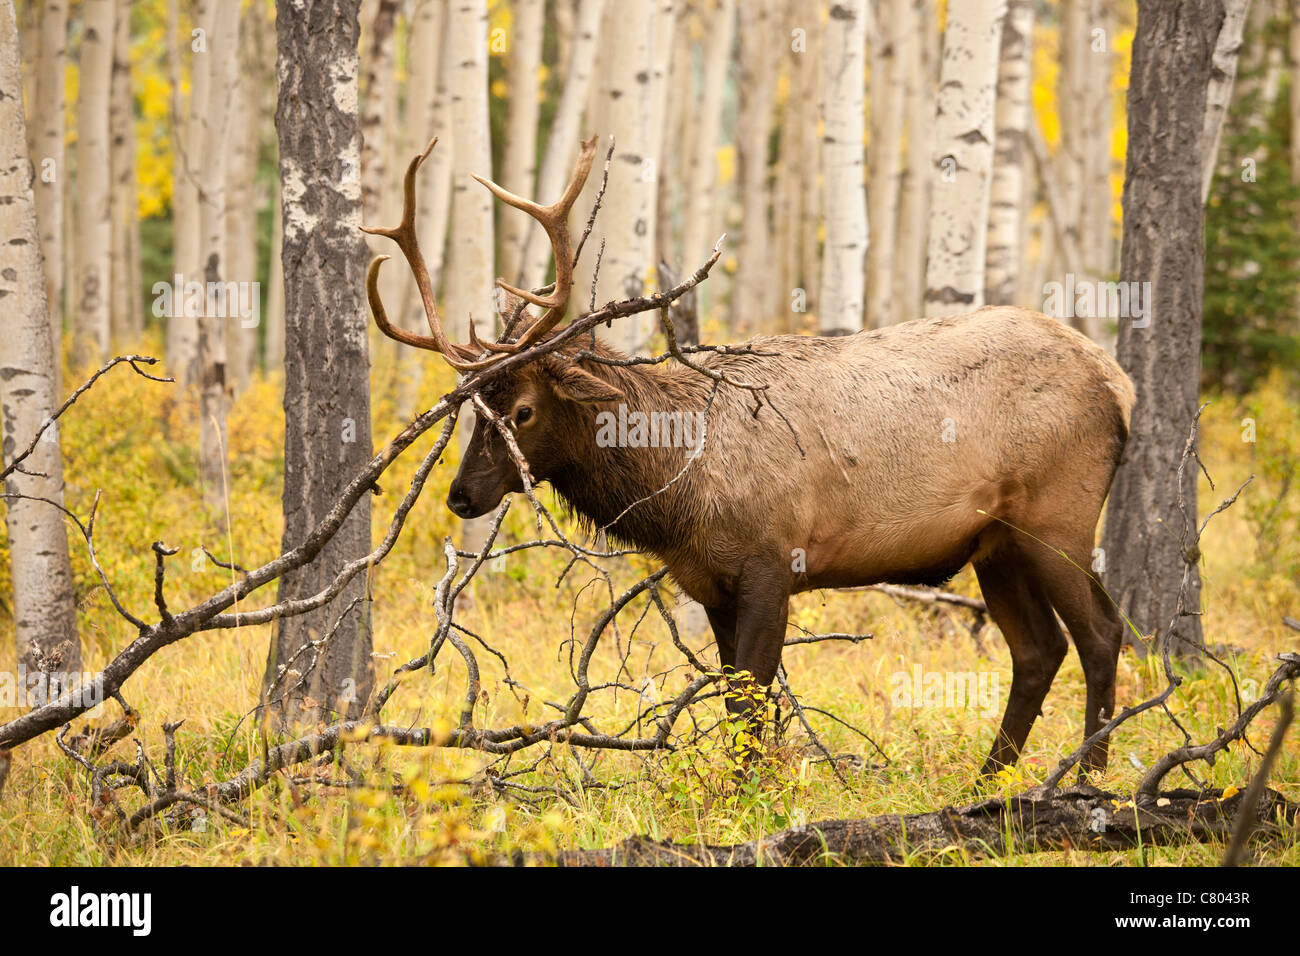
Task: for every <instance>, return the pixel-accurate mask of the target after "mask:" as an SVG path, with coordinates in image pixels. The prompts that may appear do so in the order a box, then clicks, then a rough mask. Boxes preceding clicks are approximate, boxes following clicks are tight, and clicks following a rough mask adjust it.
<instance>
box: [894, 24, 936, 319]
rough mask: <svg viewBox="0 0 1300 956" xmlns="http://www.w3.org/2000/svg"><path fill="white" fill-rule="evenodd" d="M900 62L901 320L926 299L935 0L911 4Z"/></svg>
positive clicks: (897, 287)
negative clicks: (903, 143) (903, 126)
mask: <svg viewBox="0 0 1300 956" xmlns="http://www.w3.org/2000/svg"><path fill="white" fill-rule="evenodd" d="M906 24H907V29H905V30H904V31H903V36H902V43H901V47H900V49H899V54H898V55H899V62H900V65H901V67H902V70H903V74H904V77H905V88H904V94H903V102H904V107H903V112H904V114H905V115H906V117H907V134H906V135H907V157H906V160H905V172H904V174H903V183H902V188H901V190H900V193H899V200H898V207H899V208H898V236H897V245H898V251H897V252H896V253H895V256H894V259H895V262H896V266H895V269H894V297H895V298H896V299H897V300H898V305H897V307H896V309H897V314H898V315H899V317H900V318H901V319H903V320H908V319H915V318H917V317H918V316H920V315H921V313H922V310H923V303H924V298H925V252H926V244H927V239H928V236H929V224H930V194H931V190H932V188H933V178H934V177H933V174H932V166H931V162H932V156H933V151H934V102H935V97H936V95H937V91H938V87H937V76H936V73H937V68H938V49H939V43H938V36H939V32H938V29H937V27H936V26H935V16H934V0H912V3H911V4H910V5H909V6H908V10H907V19H906Z"/></svg>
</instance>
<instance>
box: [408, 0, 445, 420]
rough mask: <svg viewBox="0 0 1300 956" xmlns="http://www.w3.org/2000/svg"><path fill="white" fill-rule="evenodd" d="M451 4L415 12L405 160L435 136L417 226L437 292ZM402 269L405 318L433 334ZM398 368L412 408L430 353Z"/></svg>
mask: <svg viewBox="0 0 1300 956" xmlns="http://www.w3.org/2000/svg"><path fill="white" fill-rule="evenodd" d="M446 11H447V4H446V3H445V2H444V0H423V2H420V3H417V4H416V6H415V9H414V11H413V12H412V19H411V30H410V38H409V44H408V48H407V58H406V61H407V63H408V64H410V76H409V78H408V80H407V85H406V116H405V121H404V124H403V132H404V134H405V135H404V138H403V140H402V148H401V155H400V157H399V158H400V162H399V163H398V164H397V165H399V166H401V168H402V169H403V171H404V170H405V164H406V163H408V162H410V160H411V157H412V156H415V155H416V154H417V153H419V152H420V151H421V150H423V149H424V147H425V145H426V144H427V143H428V142H429V140H430V139H431V138H432V137H433V136H437V137H438V146H437V147H436V148H435V149H434V151H433V153H432V154H431V155H430V157H429V159H427V160H426V161H425V163H424V165H423V166H421V167H420V171H421V177H420V184H419V189H418V191H417V192H416V213H415V228H416V232H417V233H418V234H419V237H420V249H421V251H423V253H424V258H425V265H426V266H427V267H428V269H429V279H430V281H431V282H432V283H433V288H434V289H435V290H437V288H438V284H439V281H440V279H441V277H442V265H443V257H444V252H443V250H444V249H446V246H447V214H448V211H449V210H450V208H451V159H452V152H453V148H454V147H453V142H452V137H451V131H450V129H449V128H448V122H447V109H448V102H447V100H448V93H447V84H446V82H445V79H444V77H445V75H446V62H447V58H446V55H445V51H444V49H443V47H444V45H445V44H446V43H447V42H448V40H447V38H446V36H445V33H446V31H445V30H444V25H445V23H446ZM394 271H395V272H400V275H401V283H400V284H401V287H402V290H403V292H402V295H401V296H400V297H399V298H398V300H397V301H398V302H399V303H401V312H400V313H399V321H400V322H401V323H402V325H403V326H404V327H405V328H406V329H408V330H410V331H412V332H419V333H421V334H425V335H427V334H428V325H427V322H426V319H425V316H424V306H423V305H422V304H421V301H420V296H419V292H418V290H417V289H416V287H415V280H414V279H413V277H412V276H411V274H410V270H394ZM395 353H396V354H395V361H396V368H397V369H398V370H399V371H398V392H397V403H398V408H399V410H402V411H404V412H405V411H411V410H413V409H414V408H415V406H416V405H417V404H418V403H419V399H420V388H421V385H422V383H423V380H424V363H425V362H426V361H428V356H427V355H425V354H424V353H421V352H419V351H417V350H415V349H408V348H398V349H396V350H395Z"/></svg>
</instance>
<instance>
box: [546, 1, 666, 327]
mask: <svg viewBox="0 0 1300 956" xmlns="http://www.w3.org/2000/svg"><path fill="white" fill-rule="evenodd" d="M655 10H656V3H655V0H627V2H623V3H617V4H612V5H610V6H608V7H607V8H606V11H605V22H604V24H603V26H602V32H603V33H604V39H603V42H602V43H601V46H600V54H599V59H598V60H597V69H596V88H595V91H596V95H595V103H594V113H593V116H594V121H593V123H592V126H593V127H594V128H595V129H596V130H597V131H598V132H599V133H600V134H601V142H602V144H605V143H607V142H608V137H609V136H611V135H612V136H613V137H614V139H615V151H614V160H613V162H612V163H611V164H610V171H609V186H608V188H607V189H606V191H605V198H604V201H603V203H602V205H601V210H600V215H599V216H598V217H597V219H596V224H595V228H594V229H593V230H592V233H591V238H590V240H589V243H590V248H591V250H592V251H593V252H594V251H596V250H597V249H599V248H600V243H601V241H602V240H603V241H604V243H605V252H604V256H603V257H602V259H601V263H600V271H599V274H598V275H597V276H596V305H597V307H599V306H601V305H603V304H604V303H606V302H611V301H615V300H618V299H624V298H627V297H628V296H631V295H640V294H641V293H642V292H643V291H644V290H645V288H646V282H647V280H648V279H649V278H650V277H651V276H652V275H653V270H654V265H655V263H654V251H655V211H656V190H655V166H654V164H655V158H654V157H652V156H651V155H650V150H651V149H652V148H653V146H654V139H655V137H654V135H653V134H652V131H651V127H652V114H653V103H652V96H651V83H650V78H651V76H652V74H653V71H654V59H655V55H654V46H655ZM603 152H604V149H603V148H602V149H601V150H600V152H598V154H597V161H598V162H599V161H600V160H601V158H602V154H603ZM597 168H599V167H597ZM600 178H601V177H600V175H598V174H596V173H595V172H593V174H592V176H591V177H590V178H589V179H588V180H587V186H586V189H585V190H584V191H583V195H582V197H581V198H579V200H578V203H577V205H576V208H575V210H574V217H575V219H577V220H578V221H580V222H581V223H583V224H584V225H585V222H586V217H587V210H589V209H590V208H591V202H592V201H594V199H595V195H596V191H597V190H598V189H599V187H600ZM543 201H545V202H550V201H551V200H550V199H549V198H545V197H544V198H543ZM595 264H596V257H595V256H594V255H592V256H587V255H585V254H584V256H583V261H582V262H580V263H579V264H578V268H577V269H576V270H575V273H574V293H575V295H577V296H579V297H580V299H579V301H580V302H584V303H586V302H589V301H590V300H589V296H590V289H591V286H592V279H593V270H594V267H595ZM653 322H654V319H653V317H646V316H631V317H629V318H627V319H623V320H620V321H618V322H616V323H614V327H613V328H612V329H611V330H608V331H607V332H606V335H607V337H608V338H609V340H610V342H611V343H612V344H613V345H614V347H615V348H618V349H621V350H623V351H625V352H632V351H635V350H636V349H637V348H639V347H640V346H641V344H642V343H643V342H644V341H645V339H646V337H647V332H648V330H649V329H650V328H653V325H652V324H651V323H653Z"/></svg>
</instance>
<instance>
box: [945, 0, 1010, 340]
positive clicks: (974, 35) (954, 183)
mask: <svg viewBox="0 0 1300 956" xmlns="http://www.w3.org/2000/svg"><path fill="white" fill-rule="evenodd" d="M1005 14H1006V0H969V2H966V3H961V4H954V5H953V6H951V7H950V8H949V9H948V21H947V24H946V26H945V29H944V41H943V63H942V66H941V67H940V76H939V96H938V106H937V109H936V110H935V152H934V165H933V176H934V192H933V194H932V200H931V208H930V237H929V248H928V256H927V261H926V273H925V313H926V315H931V316H934V315H947V314H949V313H951V312H967V311H970V310H971V309H978V308H979V307H980V306H982V305H983V304H984V250H985V247H986V241H987V235H988V216H989V187H990V186H991V184H992V182H991V181H992V167H993V137H994V127H993V113H994V108H995V104H996V100H997V96H996V92H997V81H998V50H999V45H1000V40H1001V36H1002V18H1003V16H1005Z"/></svg>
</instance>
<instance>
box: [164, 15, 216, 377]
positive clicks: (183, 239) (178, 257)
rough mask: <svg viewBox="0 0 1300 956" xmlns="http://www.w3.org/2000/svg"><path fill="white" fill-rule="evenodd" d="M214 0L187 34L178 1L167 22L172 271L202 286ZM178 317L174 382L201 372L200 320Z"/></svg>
mask: <svg viewBox="0 0 1300 956" xmlns="http://www.w3.org/2000/svg"><path fill="white" fill-rule="evenodd" d="M214 3H215V0H195V3H194V7H193V17H194V19H193V30H192V31H189V32H185V31H184V30H183V29H182V26H181V24H180V22H179V21H178V20H177V19H176V15H177V7H176V3H175V0H169V5H168V12H169V22H171V23H175V24H176V27H175V29H174V30H173V31H172V32H173V35H174V39H175V41H176V43H177V47H176V53H177V58H176V63H175V64H174V65H175V69H174V70H173V78H172V90H173V110H172V113H173V121H174V128H173V130H172V135H173V136H174V138H175V140H176V142H177V143H178V145H179V148H178V149H177V150H176V158H175V171H174V173H173V176H172V182H173V190H172V260H173V273H174V275H176V276H179V277H180V279H179V281H180V282H181V283H182V284H184V283H186V282H202V281H203V261H202V259H201V258H200V249H199V236H200V226H199V185H198V183H199V177H200V174H201V171H202V168H203V150H204V146H205V142H206V138H207V115H208V87H209V77H210V75H211V63H212V53H211V43H212V11H213V9H214V6H213V4H214ZM185 62H188V63H189V67H190V98H189V102H188V103H187V104H186V105H185V107H184V111H183V112H184V118H185V119H184V124H183V129H182V128H181V125H182V124H181V115H182V108H181V105H180V80H181V77H180V73H181V64H182V63H185ZM175 311H176V313H177V314H176V315H173V316H171V317H169V318H167V319H166V322H167V343H166V357H167V367H168V370H169V371H170V372H171V374H172V375H174V376H175V377H176V381H177V382H180V383H187V382H192V381H194V380H195V379H196V377H197V374H198V348H199V326H198V318H197V316H193V315H189V314H188V310H186V309H182V308H177V309H176V310H175Z"/></svg>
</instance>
